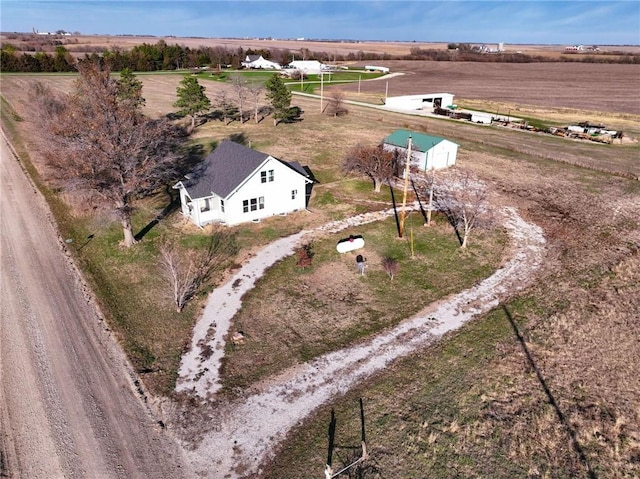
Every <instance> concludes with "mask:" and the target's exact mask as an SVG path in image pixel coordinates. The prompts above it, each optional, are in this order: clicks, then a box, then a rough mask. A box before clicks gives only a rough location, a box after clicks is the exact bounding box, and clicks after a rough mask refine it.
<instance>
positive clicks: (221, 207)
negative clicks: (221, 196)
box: [220, 200, 224, 213]
mask: <svg viewBox="0 0 640 479" xmlns="http://www.w3.org/2000/svg"><path fill="white" fill-rule="evenodd" d="M220 211H221V212H222V213H224V200H220Z"/></svg>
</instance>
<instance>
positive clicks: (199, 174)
mask: <svg viewBox="0 0 640 479" xmlns="http://www.w3.org/2000/svg"><path fill="white" fill-rule="evenodd" d="M267 158H269V155H267V154H266V153H261V152H259V151H256V150H252V149H251V148H247V147H246V146H242V145H240V144H238V143H234V142H233V141H230V140H224V141H223V142H222V143H220V145H218V147H217V148H216V149H215V150H214V151H213V152H211V153H210V154H209V155H208V156H207V157H206V158H205V159H204V160H203V161H202V163H201V167H200V168H199V169H198V170H196V171H194V172H192V173H191V174H190V175H189V176H188V178H189V179H188V180H186V181H183V182H182V184H183V185H184V186H185V188H186V189H187V193H189V196H190V197H191V198H192V199H195V198H204V197H207V196H211V194H212V193H215V194H216V195H218V196H220V197H221V198H226V197H227V196H229V194H230V193H231V192H232V191H233V190H235V189H236V188H237V187H238V186H240V184H241V183H242V182H243V181H244V180H245V179H246V178H247V177H248V176H249V175H250V174H251V173H253V172H254V171H255V170H256V169H257V168H258V167H259V166H260V165H262V163H264V161H265V160H266V159H267ZM276 160H277V158H276ZM278 161H281V160H278ZM281 163H283V164H285V165H287V166H289V167H290V168H292V169H293V170H295V171H297V172H298V173H300V174H301V175H302V176H304V177H308V174H307V172H306V171H305V170H304V169H303V168H302V167H301V166H300V164H299V163H297V162H291V163H287V162H284V161H281Z"/></svg>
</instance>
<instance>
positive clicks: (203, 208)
mask: <svg viewBox="0 0 640 479" xmlns="http://www.w3.org/2000/svg"><path fill="white" fill-rule="evenodd" d="M210 209H211V198H205V199H204V204H203V205H202V206H201V207H200V211H201V212H204V211H209V210H210Z"/></svg>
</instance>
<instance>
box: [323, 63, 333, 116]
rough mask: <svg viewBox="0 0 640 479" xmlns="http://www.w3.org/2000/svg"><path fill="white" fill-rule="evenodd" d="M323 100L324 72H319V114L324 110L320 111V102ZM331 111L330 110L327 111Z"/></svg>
mask: <svg viewBox="0 0 640 479" xmlns="http://www.w3.org/2000/svg"><path fill="white" fill-rule="evenodd" d="M323 98H324V72H323V71H321V72H320V113H322V112H323V111H324V110H323V109H322V100H323ZM329 111H331V110H329Z"/></svg>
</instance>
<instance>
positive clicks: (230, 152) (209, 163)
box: [174, 140, 313, 227]
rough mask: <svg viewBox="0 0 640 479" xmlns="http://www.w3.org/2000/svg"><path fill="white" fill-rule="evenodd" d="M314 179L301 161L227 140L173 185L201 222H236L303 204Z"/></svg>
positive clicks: (190, 213) (186, 211)
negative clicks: (301, 164) (283, 157)
mask: <svg viewBox="0 0 640 479" xmlns="http://www.w3.org/2000/svg"><path fill="white" fill-rule="evenodd" d="M312 183H313V180H312V179H311V178H310V175H309V173H307V171H305V169H304V168H302V166H300V164H299V163H297V162H286V161H282V160H279V159H277V158H274V157H273V156H271V155H267V154H266V153H261V152H259V151H256V150H252V149H251V148H247V147H245V146H242V145H239V144H238V143H234V142H232V141H229V140H225V141H223V142H222V143H220V145H219V146H218V147H217V148H216V149H215V150H214V151H213V152H212V153H211V154H209V155H208V156H207V157H206V158H205V159H204V160H203V162H202V164H201V165H200V167H199V168H198V169H197V170H195V171H193V172H192V173H191V174H189V175H187V177H186V178H185V179H184V180H182V181H179V182H178V183H176V185H174V188H175V189H178V190H180V203H181V207H182V214H183V215H185V216H187V217H189V218H190V219H191V221H193V222H194V223H195V224H196V225H197V226H200V227H202V226H204V225H206V224H208V223H224V224H226V225H229V226H231V225H237V224H239V223H246V222H249V221H254V222H256V221H259V220H260V219H262V218H267V217H269V216H274V215H283V214H287V213H291V212H293V211H298V210H304V209H305V208H306V207H307V189H308V185H311V184H312Z"/></svg>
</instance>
